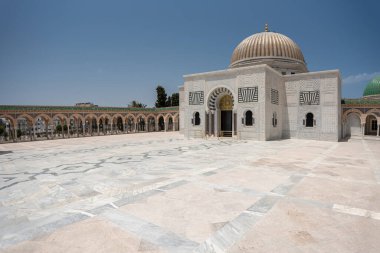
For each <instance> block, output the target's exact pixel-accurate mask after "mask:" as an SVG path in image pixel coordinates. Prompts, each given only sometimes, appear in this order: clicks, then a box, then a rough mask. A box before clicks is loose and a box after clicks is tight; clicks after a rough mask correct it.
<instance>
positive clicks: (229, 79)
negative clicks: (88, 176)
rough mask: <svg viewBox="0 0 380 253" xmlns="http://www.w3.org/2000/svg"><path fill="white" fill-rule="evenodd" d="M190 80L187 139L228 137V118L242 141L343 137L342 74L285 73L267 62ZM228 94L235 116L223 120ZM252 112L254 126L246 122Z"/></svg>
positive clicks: (183, 112) (184, 101) (184, 99)
mask: <svg viewBox="0 0 380 253" xmlns="http://www.w3.org/2000/svg"><path fill="white" fill-rule="evenodd" d="M184 81H185V82H184V85H183V86H182V87H181V88H180V131H181V132H182V133H183V134H184V135H185V136H187V137H190V138H204V137H207V136H218V137H219V136H223V131H222V130H224V129H222V125H223V124H224V123H223V122H222V121H223V120H224V121H225V120H228V121H231V122H232V129H229V130H231V132H232V137H233V138H238V139H253V140H261V141H265V140H277V139H284V138H298V139H312V140H328V141H338V140H339V139H340V136H341V133H340V132H341V128H340V126H341V122H340V121H341V115H340V113H341V103H340V101H341V79H340V73H339V71H338V70H331V71H321V72H306V73H296V74H292V75H287V74H285V75H283V74H281V73H280V72H279V71H278V70H277V71H276V70H274V69H273V68H271V67H270V66H268V65H266V64H261V65H254V66H248V67H239V68H229V69H226V70H221V71H213V72H206V73H197V74H191V75H186V76H184ZM224 95H230V96H231V97H232V99H233V107H232V118H231V117H229V118H226V117H224V118H223V119H222V117H221V110H220V108H218V105H219V101H220V99H221V98H222V97H223V96H224ZM247 111H251V112H252V116H253V117H252V118H253V120H252V125H250V124H248V125H247V124H246V123H247V122H246V121H245V120H246V112H247ZM196 113H199V119H200V120H199V121H198V122H195V114H196ZM308 114H309V115H308ZM311 114H312V115H311ZM307 115H308V116H307ZM197 123H198V124H197Z"/></svg>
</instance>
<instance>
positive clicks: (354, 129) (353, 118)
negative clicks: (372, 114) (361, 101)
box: [346, 113, 361, 136]
mask: <svg viewBox="0 0 380 253" xmlns="http://www.w3.org/2000/svg"><path fill="white" fill-rule="evenodd" d="M360 129H361V128H360V117H359V116H358V115H357V114H356V113H350V114H349V115H348V117H347V133H346V135H347V136H361V130H360Z"/></svg>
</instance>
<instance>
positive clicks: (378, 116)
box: [342, 105, 380, 137]
mask: <svg viewBox="0 0 380 253" xmlns="http://www.w3.org/2000/svg"><path fill="white" fill-rule="evenodd" d="M342 106H344V105H342ZM342 132H343V136H344V137H353V136H365V135H369V136H371V135H372V136H377V137H379V136H380V108H360V107H351V106H350V107H343V118H342Z"/></svg>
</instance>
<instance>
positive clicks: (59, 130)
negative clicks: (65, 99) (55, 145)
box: [55, 125, 62, 133]
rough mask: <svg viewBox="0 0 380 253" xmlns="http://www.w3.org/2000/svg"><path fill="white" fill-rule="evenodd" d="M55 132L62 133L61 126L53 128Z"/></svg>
mask: <svg viewBox="0 0 380 253" xmlns="http://www.w3.org/2000/svg"><path fill="white" fill-rule="evenodd" d="M55 131H57V133H60V132H62V126H61V125H57V126H56V127H55Z"/></svg>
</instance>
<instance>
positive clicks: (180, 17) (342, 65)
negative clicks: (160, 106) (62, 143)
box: [0, 0, 380, 106]
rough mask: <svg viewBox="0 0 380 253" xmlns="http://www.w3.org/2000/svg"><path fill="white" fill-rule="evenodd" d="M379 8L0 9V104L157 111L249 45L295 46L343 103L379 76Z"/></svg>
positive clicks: (45, 2)
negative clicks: (162, 92)
mask: <svg viewBox="0 0 380 253" xmlns="http://www.w3.org/2000/svg"><path fill="white" fill-rule="evenodd" d="M379 10H380V4H379V1H338V0H337V1H316V0H309V1H305V0H303V1H300V0H284V1H253V0H247V1H239V0H234V1H221V0H209V1H206V0H191V1H179V0H176V1H175V0H172V1H169V0H160V1H157V0H156V1H153V0H152V1H148V0H145V1H144V0H140V1H137V0H136V1H127V0H120V1H117V0H107V1H106V0H104V1H98V0H66V1H59V0H0V104H36V105H37V104H40V105H73V104H75V103H76V102H87V101H90V102H94V103H95V104H98V105H101V106H106V105H108V106H126V105H127V104H128V103H129V102H130V101H132V100H135V99H136V100H139V101H141V102H143V103H145V104H148V105H149V106H152V105H153V104H154V100H155V87H156V86H157V85H158V84H160V85H163V86H164V87H165V88H166V90H167V93H173V92H176V91H177V90H178V86H180V85H181V84H182V83H183V79H182V76H183V75H184V74H191V73H198V72H206V71H212V70H220V69H225V68H227V67H228V65H229V61H230V57H231V54H232V51H233V50H234V48H235V46H237V44H239V42H240V41H241V40H243V39H244V38H245V37H247V36H249V35H251V34H253V33H257V32H261V31H263V29H264V24H265V23H268V24H269V28H270V30H272V31H275V32H280V33H283V34H285V35H287V36H288V37H290V38H292V39H293V40H294V41H295V42H296V43H297V44H298V45H299V46H300V47H301V49H302V51H303V54H304V56H305V59H306V61H307V64H308V68H309V70H310V71H319V70H329V69H339V70H340V71H341V74H342V78H343V94H342V95H343V97H360V96H361V95H362V92H363V89H364V87H365V84H366V83H368V81H369V80H370V79H371V78H373V77H374V76H375V75H380V60H379V59H380V32H379V31H380V29H379V24H380V15H379V14H378V11H379Z"/></svg>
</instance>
